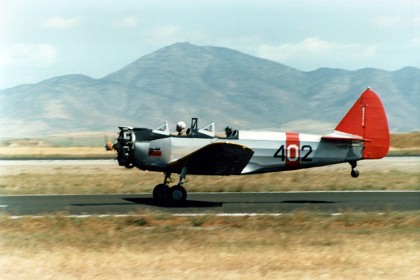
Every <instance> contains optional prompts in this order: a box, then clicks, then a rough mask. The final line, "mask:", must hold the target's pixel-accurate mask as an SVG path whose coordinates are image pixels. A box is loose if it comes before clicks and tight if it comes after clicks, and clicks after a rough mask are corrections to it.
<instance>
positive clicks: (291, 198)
mask: <svg viewBox="0 0 420 280" xmlns="http://www.w3.org/2000/svg"><path fill="white" fill-rule="evenodd" d="M300 209H302V210H308V211H317V212H322V213H343V212H346V211H358V212H386V211H418V210H420V191H345V192H339V191H332V192H273V193H189V194H188V198H187V201H186V202H184V203H182V204H174V203H170V202H167V203H157V202H156V201H154V200H153V198H152V196H151V194H131V195H127V194H115V195H24V196H0V213H1V214H7V215H13V216H25V215H47V214H52V213H58V212H61V213H65V214H68V215H124V214H130V213H136V214H141V213H150V212H152V211H163V212H168V213H173V214H200V213H226V214H228V213H231V214H232V213H237V214H239V213H288V212H291V211H296V210H300Z"/></svg>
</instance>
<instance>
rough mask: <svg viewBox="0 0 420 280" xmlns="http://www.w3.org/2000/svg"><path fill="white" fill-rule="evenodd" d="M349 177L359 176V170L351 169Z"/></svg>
mask: <svg viewBox="0 0 420 280" xmlns="http://www.w3.org/2000/svg"><path fill="white" fill-rule="evenodd" d="M350 175H351V177H353V178H357V177H359V171H357V170H356V169H353V170H352V171H351V173H350Z"/></svg>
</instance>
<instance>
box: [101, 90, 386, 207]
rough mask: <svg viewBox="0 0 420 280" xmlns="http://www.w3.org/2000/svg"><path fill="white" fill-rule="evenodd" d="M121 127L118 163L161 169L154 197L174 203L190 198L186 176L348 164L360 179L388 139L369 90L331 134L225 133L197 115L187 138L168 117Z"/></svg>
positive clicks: (382, 114) (379, 106)
mask: <svg viewBox="0 0 420 280" xmlns="http://www.w3.org/2000/svg"><path fill="white" fill-rule="evenodd" d="M119 129H120V131H119V135H118V138H117V139H116V143H115V144H112V143H110V144H108V145H110V146H109V147H108V148H109V149H114V150H116V152H117V160H118V163H119V165H120V166H124V167H126V168H133V167H137V168H138V169H140V170H148V171H157V172H163V174H164V179H163V183H161V184H158V185H157V186H156V187H155V188H154V189H153V198H154V199H156V200H157V201H167V200H168V201H174V202H182V201H185V200H186V198H187V191H186V190H185V188H184V184H185V183H186V182H187V181H188V180H187V178H186V176H187V174H194V175H244V174H258V173H266V172H278V171H289V170H297V169H301V168H310V167H317V166H325V165H331V164H337V163H343V162H348V163H349V164H350V166H351V173H350V174H351V176H352V177H354V178H356V177H358V176H359V171H358V170H356V166H357V162H358V161H359V160H364V159H380V158H383V157H385V156H386V155H387V153H388V150H389V143H390V136H389V128H388V121H387V117H386V114H385V110H384V107H383V105H382V102H381V100H380V98H379V97H378V95H377V94H376V93H375V92H374V91H373V90H372V89H370V88H367V89H366V90H365V91H364V92H363V93H362V94H361V95H360V97H359V98H358V99H357V101H356V102H355V103H354V105H353V106H352V107H351V109H350V110H349V111H348V112H347V114H346V115H345V116H344V118H343V119H342V120H341V121H340V122H339V124H338V125H337V126H336V128H335V129H334V130H333V131H332V132H331V133H330V134H327V135H314V134H304V133H297V132H281V131H252V130H237V131H233V133H232V135H229V136H226V135H223V136H221V135H220V134H216V132H215V124H214V123H211V124H209V125H206V126H204V127H203V128H200V129H199V128H198V119H197V118H192V121H191V127H190V128H189V129H188V131H187V133H186V135H184V136H178V135H175V134H173V133H170V130H169V125H168V122H167V121H166V122H165V123H164V124H163V125H162V126H160V127H158V128H157V129H154V130H152V129H148V128H133V127H128V126H119ZM173 173H176V174H179V181H178V183H177V184H176V185H174V186H172V187H169V184H170V183H172V182H174V181H173V180H172V179H171V174H173Z"/></svg>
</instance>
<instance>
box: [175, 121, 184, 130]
mask: <svg viewBox="0 0 420 280" xmlns="http://www.w3.org/2000/svg"><path fill="white" fill-rule="evenodd" d="M185 127H186V124H185V123H184V122H183V121H179V122H178V123H177V124H176V131H182V130H184V129H185Z"/></svg>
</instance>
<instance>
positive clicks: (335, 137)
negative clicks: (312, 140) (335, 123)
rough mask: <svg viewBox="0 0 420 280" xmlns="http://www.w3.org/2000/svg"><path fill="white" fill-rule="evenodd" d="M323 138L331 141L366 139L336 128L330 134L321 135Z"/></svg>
mask: <svg viewBox="0 0 420 280" xmlns="http://www.w3.org/2000/svg"><path fill="white" fill-rule="evenodd" d="M321 139H322V140H329V141H346V140H347V141H365V140H366V139H363V137H362V136H359V135H354V134H349V133H343V132H340V131H336V130H334V131H333V132H332V133H330V134H328V135H324V136H322V137H321Z"/></svg>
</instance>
